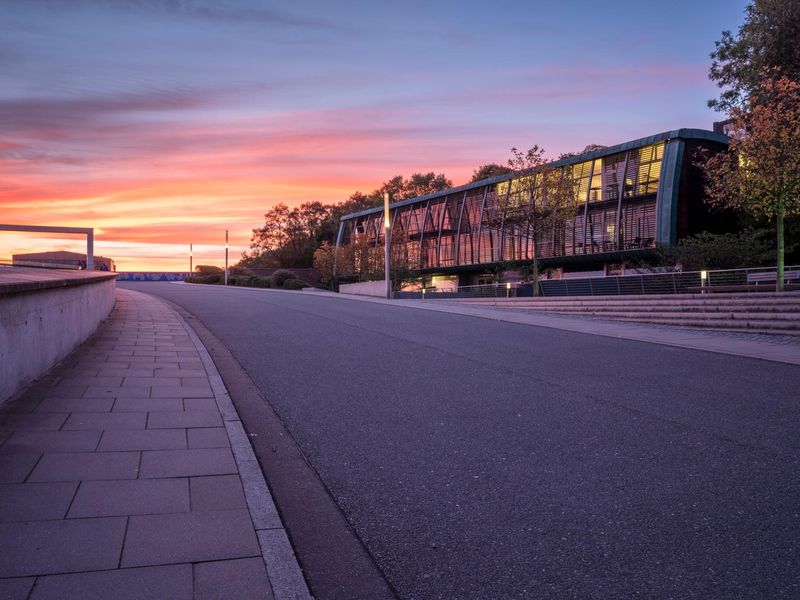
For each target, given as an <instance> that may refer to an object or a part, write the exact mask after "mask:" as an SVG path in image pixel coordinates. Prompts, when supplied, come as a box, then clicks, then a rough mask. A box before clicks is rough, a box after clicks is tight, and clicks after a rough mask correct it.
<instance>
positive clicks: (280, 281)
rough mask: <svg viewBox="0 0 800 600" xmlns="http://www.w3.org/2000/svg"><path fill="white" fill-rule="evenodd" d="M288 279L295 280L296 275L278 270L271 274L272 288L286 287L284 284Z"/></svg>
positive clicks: (284, 270)
mask: <svg viewBox="0 0 800 600" xmlns="http://www.w3.org/2000/svg"><path fill="white" fill-rule="evenodd" d="M290 279H297V275H295V274H294V273H292V272H291V271H287V270H286V269H278V270H277V271H275V272H274V273H273V274H272V285H273V287H286V282H287V281H289V280H290Z"/></svg>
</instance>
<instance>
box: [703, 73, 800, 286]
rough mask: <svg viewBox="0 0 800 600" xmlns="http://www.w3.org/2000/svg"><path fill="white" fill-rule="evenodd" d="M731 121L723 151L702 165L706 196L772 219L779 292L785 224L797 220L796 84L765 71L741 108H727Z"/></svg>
mask: <svg viewBox="0 0 800 600" xmlns="http://www.w3.org/2000/svg"><path fill="white" fill-rule="evenodd" d="M731 117H732V119H733V123H732V125H733V130H732V138H731V142H730V145H729V148H728V150H727V151H726V152H722V153H720V154H717V155H716V156H714V157H712V158H710V159H709V160H708V161H707V162H706V174H707V191H708V195H709V198H710V201H711V202H712V203H713V204H716V205H719V206H727V207H731V208H736V209H741V210H744V211H746V212H749V213H751V214H753V215H754V216H756V217H765V218H767V219H770V220H774V222H775V225H776V241H777V283H778V289H779V290H782V289H783V287H784V286H783V271H784V254H785V244H784V219H785V218H786V217H789V216H798V215H800V84H798V82H797V81H794V80H792V79H790V78H787V77H784V76H782V75H781V73H780V71H779V70H777V69H765V70H764V71H763V72H762V76H761V79H760V80H759V82H758V84H757V86H756V89H755V90H754V91H753V92H752V93H751V95H750V97H749V99H748V101H747V103H746V104H745V106H744V107H743V108H738V107H734V108H733V109H731Z"/></svg>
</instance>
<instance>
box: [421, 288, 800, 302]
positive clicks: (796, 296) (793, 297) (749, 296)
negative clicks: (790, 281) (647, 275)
mask: <svg viewBox="0 0 800 600" xmlns="http://www.w3.org/2000/svg"><path fill="white" fill-rule="evenodd" d="M429 298H431V299H433V298H435V294H431V295H429ZM743 299H745V300H755V299H761V300H764V299H766V300H769V299H776V300H786V301H790V302H791V301H793V302H800V292H797V291H791V292H748V293H741V292H735V293H713V294H712V293H709V294H630V295H612V296H538V297H531V296H520V297H512V298H505V297H503V296H499V297H489V296H487V297H480V298H450V299H449V300H456V301H458V302H466V303H482V302H497V301H503V302H510V303H516V302H570V301H582V302H594V301H608V302H628V301H636V300H647V301H653V300H668V301H678V302H680V301H687V300H703V301H708V300H713V301H720V300H743Z"/></svg>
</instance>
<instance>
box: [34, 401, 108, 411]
mask: <svg viewBox="0 0 800 600" xmlns="http://www.w3.org/2000/svg"><path fill="white" fill-rule="evenodd" d="M113 404H114V399H113V398H47V399H46V400H42V401H41V402H40V403H39V406H37V407H36V411H35V412H37V413H39V412H54V413H71V412H109V411H110V410H111V406H112V405H113Z"/></svg>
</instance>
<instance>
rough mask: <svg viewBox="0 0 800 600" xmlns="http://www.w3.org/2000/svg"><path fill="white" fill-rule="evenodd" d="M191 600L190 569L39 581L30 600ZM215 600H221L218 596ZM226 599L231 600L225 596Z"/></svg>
mask: <svg viewBox="0 0 800 600" xmlns="http://www.w3.org/2000/svg"><path fill="white" fill-rule="evenodd" d="M108 598H113V599H114V600H142V599H143V598H147V599H151V600H157V599H164V600H192V565H188V564H184V565H168V566H159V567H142V568H138V569H114V570H113V571H101V572H95V573H76V574H72V575H49V576H47V577H40V578H39V580H38V581H37V582H36V589H35V590H34V592H33V595H32V596H31V597H30V600H108ZM217 598H218V599H219V600H221V599H222V598H224V596H218V597H217ZM227 598H233V597H232V596H227Z"/></svg>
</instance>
